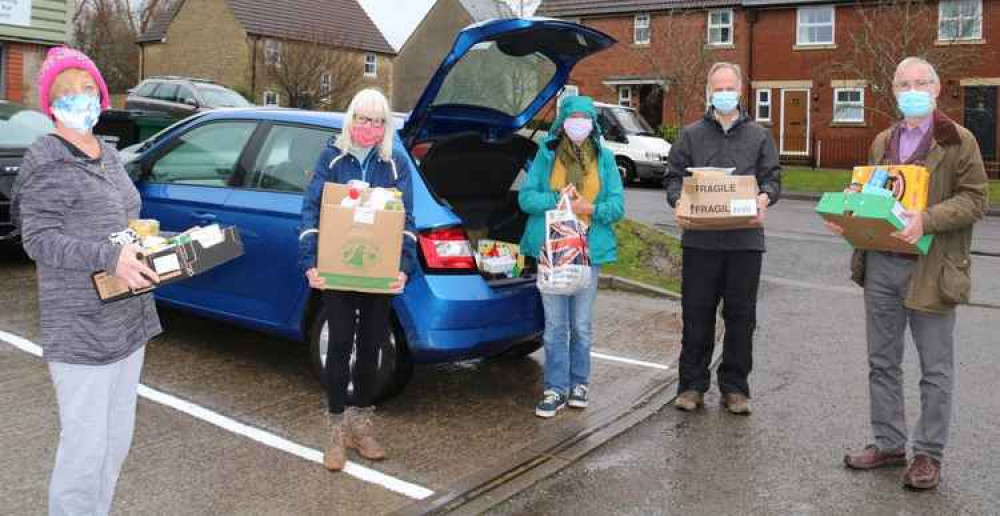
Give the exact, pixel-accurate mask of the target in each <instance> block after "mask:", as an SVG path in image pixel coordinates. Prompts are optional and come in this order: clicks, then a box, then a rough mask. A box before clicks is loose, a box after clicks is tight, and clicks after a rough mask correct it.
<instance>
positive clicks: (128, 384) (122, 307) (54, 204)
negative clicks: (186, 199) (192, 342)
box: [12, 47, 161, 515]
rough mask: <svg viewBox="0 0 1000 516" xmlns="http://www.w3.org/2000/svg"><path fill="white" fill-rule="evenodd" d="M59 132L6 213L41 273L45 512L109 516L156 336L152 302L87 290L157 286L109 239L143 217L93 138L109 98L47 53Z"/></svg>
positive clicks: (34, 158)
mask: <svg viewBox="0 0 1000 516" xmlns="http://www.w3.org/2000/svg"><path fill="white" fill-rule="evenodd" d="M38 93H39V101H40V103H41V108H42V110H43V111H44V112H45V113H46V114H48V115H49V116H50V117H52V119H53V120H54V121H55V126H56V130H55V132H54V133H52V134H49V135H46V136H42V137H40V138H38V140H36V141H35V143H34V144H33V145H32V146H31V148H30V149H28V152H27V153H26V154H25V156H24V162H23V164H22V167H21V172H20V174H19V175H18V177H17V181H16V183H15V185H14V198H13V204H12V209H13V213H14V220H15V221H17V222H18V224H19V225H20V227H21V235H22V242H23V244H24V249H25V251H26V252H27V253H28V256H30V257H31V258H32V259H33V260H34V261H35V262H36V264H37V267H36V269H37V271H38V304H39V313H40V319H41V345H42V349H43V357H44V359H45V361H46V362H47V363H48V366H49V372H50V374H51V376H52V383H53V384H54V385H55V391H56V400H57V402H58V404H59V424H60V430H61V431H60V433H59V448H58V450H57V452H56V458H55V468H54V469H53V471H52V478H51V481H50V483H49V513H50V514H53V515H62V514H101V515H104V514H108V513H109V512H110V511H111V502H112V499H113V498H114V491H115V484H116V483H117V481H118V473H119V471H121V467H122V463H124V461H125V457H126V456H127V455H128V451H129V448H130V447H131V444H132V431H133V428H134V425H135V405H136V390H137V388H138V382H139V375H140V372H141V371H142V364H143V358H144V354H145V345H146V342H148V341H149V340H150V339H151V338H153V337H154V336H156V335H157V334H159V333H160V332H161V328H160V321H159V318H158V317H157V314H156V306H155V305H154V304H153V299H152V296H151V295H150V294H144V295H139V296H135V297H130V298H127V299H123V300H120V301H114V302H111V303H102V302H101V300H100V299H99V298H98V297H97V294H96V292H95V290H94V286H93V284H92V282H91V274H93V273H94V272H96V271H101V270H103V271H108V272H112V273H113V274H114V275H115V276H117V277H119V278H121V279H123V280H124V281H126V282H127V283H128V284H129V286H131V287H133V288H140V287H147V286H149V285H150V284H151V283H152V282H155V281H157V277H156V274H154V273H153V271H152V270H150V269H149V268H147V267H146V266H145V265H143V264H142V262H140V261H139V260H138V258H137V255H138V253H139V251H140V249H139V248H138V247H136V246H135V245H134V244H131V243H124V242H123V239H121V238H116V239H114V240H112V239H110V238H109V237H110V236H111V235H113V234H115V233H119V232H122V231H123V230H125V229H126V228H128V221H129V219H134V218H138V217H139V207H140V200H139V193H138V191H136V189H135V186H134V185H133V184H132V181H131V180H130V179H129V177H128V174H126V173H125V169H124V167H123V166H122V163H121V161H120V160H119V159H118V153H117V152H116V151H115V149H114V148H113V147H111V146H108V145H106V144H103V143H101V142H100V141H99V140H98V139H97V138H95V137H94V134H93V132H92V130H93V128H94V125H95V124H96V123H97V119H98V117H99V116H100V113H101V109H102V108H107V107H108V106H109V102H108V100H109V98H108V90H107V86H105V84H104V79H102V78H101V74H100V72H98V71H97V68H96V67H95V66H94V63H93V61H91V60H90V59H89V58H88V57H87V56H85V55H83V54H82V53H80V52H77V51H76V50H72V49H69V48H66V47H58V48H53V49H51V50H50V51H49V53H48V56H47V57H46V59H45V62H44V63H43V64H42V71H41V74H40V75H39V80H38Z"/></svg>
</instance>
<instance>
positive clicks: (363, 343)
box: [323, 290, 392, 414]
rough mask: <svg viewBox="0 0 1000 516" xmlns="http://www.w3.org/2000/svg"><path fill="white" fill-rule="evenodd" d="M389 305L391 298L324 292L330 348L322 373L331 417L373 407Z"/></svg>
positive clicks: (387, 323) (385, 336)
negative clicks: (349, 386)
mask: <svg viewBox="0 0 1000 516" xmlns="http://www.w3.org/2000/svg"><path fill="white" fill-rule="evenodd" d="M391 302H392V296H389V295H384V294H364V293H359V292H340V291H335V290H327V291H325V292H323V304H324V305H325V308H326V314H327V321H328V322H329V325H330V345H329V348H328V350H327V356H326V370H325V373H324V374H325V375H326V395H327V401H328V407H329V409H330V413H332V414H340V413H343V412H344V406H345V405H348V404H350V405H352V406H356V407H359V408H364V407H369V406H371V405H372V403H374V396H375V388H376V385H375V382H376V378H377V375H376V372H377V370H378V352H379V348H381V347H382V345H383V344H384V343H385V342H386V341H387V339H388V338H389V307H390V304H391ZM359 323H360V324H359ZM359 326H360V327H359ZM355 333H357V355H356V359H355V363H354V378H353V380H354V396H353V401H350V402H349V401H348V399H347V384H348V381H349V380H350V379H351V377H350V374H351V369H350V362H351V351H352V349H353V348H354V343H355V339H354V336H355Z"/></svg>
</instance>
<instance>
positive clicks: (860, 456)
mask: <svg viewBox="0 0 1000 516" xmlns="http://www.w3.org/2000/svg"><path fill="white" fill-rule="evenodd" d="M844 465H845V466H847V467H849V468H852V469H875V468H883V467H886V466H904V465H906V450H880V449H878V446H875V445H874V444H869V445H868V446H865V449H863V450H861V451H860V452H857V453H847V454H845V455H844Z"/></svg>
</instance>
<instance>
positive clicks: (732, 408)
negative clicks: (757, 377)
mask: <svg viewBox="0 0 1000 516" xmlns="http://www.w3.org/2000/svg"><path fill="white" fill-rule="evenodd" d="M722 406H723V407H725V408H726V410H728V411H729V413H730V414H736V415H738V416H749V415H750V398H747V397H746V396H745V395H743V394H740V393H738V392H730V393H728V394H723V395H722Z"/></svg>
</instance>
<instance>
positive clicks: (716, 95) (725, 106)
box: [712, 91, 740, 115]
mask: <svg viewBox="0 0 1000 516" xmlns="http://www.w3.org/2000/svg"><path fill="white" fill-rule="evenodd" d="M739 105H740V94H739V93H738V92H735V91H716V92H713V93H712V107H714V108H715V110H716V111H718V112H719V113H722V114H723V115H728V114H729V113H732V112H733V110H734V109H736V106H739Z"/></svg>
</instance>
